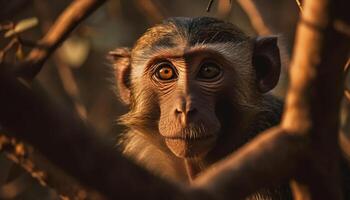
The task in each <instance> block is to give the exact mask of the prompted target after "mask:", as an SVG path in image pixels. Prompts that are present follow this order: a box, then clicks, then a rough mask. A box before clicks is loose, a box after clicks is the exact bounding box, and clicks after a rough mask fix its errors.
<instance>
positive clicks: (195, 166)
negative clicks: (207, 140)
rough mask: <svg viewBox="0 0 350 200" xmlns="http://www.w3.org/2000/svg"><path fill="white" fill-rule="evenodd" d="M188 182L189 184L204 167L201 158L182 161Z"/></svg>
mask: <svg viewBox="0 0 350 200" xmlns="http://www.w3.org/2000/svg"><path fill="white" fill-rule="evenodd" d="M184 165H185V168H186V174H187V177H188V181H189V182H190V183H191V182H192V181H193V180H194V179H195V178H196V176H197V175H198V174H199V173H200V172H201V171H203V170H204V169H205V168H206V166H205V164H204V163H203V160H202V159H201V158H191V159H184Z"/></svg>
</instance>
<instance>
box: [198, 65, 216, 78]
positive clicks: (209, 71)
mask: <svg viewBox="0 0 350 200" xmlns="http://www.w3.org/2000/svg"><path fill="white" fill-rule="evenodd" d="M218 72H219V70H218V69H217V68H216V67H213V66H205V67H203V68H202V72H201V75H202V77H203V78H214V77H215V76H216V75H218Z"/></svg>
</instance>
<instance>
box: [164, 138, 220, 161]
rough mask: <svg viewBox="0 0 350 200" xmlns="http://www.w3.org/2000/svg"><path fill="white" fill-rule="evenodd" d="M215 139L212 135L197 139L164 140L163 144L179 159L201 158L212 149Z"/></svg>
mask: <svg viewBox="0 0 350 200" xmlns="http://www.w3.org/2000/svg"><path fill="white" fill-rule="evenodd" d="M216 139H217V137H216V136H214V135H211V136H209V137H205V138H198V139H183V138H165V143H166V145H167V146H168V148H169V149H170V151H171V152H172V153H173V154H174V155H176V156H177V157H179V158H201V157H204V156H205V155H206V154H207V153H208V152H209V151H210V150H211V149H212V148H213V147H214V145H215V143H216Z"/></svg>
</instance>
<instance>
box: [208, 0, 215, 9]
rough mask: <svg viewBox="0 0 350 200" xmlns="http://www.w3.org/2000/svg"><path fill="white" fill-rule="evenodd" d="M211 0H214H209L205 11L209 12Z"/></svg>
mask: <svg viewBox="0 0 350 200" xmlns="http://www.w3.org/2000/svg"><path fill="white" fill-rule="evenodd" d="M213 2H214V0H209V3H208V6H207V9H206V11H207V12H210V9H211V6H212V4H213Z"/></svg>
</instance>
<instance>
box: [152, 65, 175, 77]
mask: <svg viewBox="0 0 350 200" xmlns="http://www.w3.org/2000/svg"><path fill="white" fill-rule="evenodd" d="M155 75H156V77H157V78H158V79H160V80H164V81H167V80H171V79H174V78H176V73H175V70H174V67H173V66H172V65H171V64H170V63H167V62H164V63H161V64H159V65H158V68H157V70H156V73H155Z"/></svg>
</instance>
